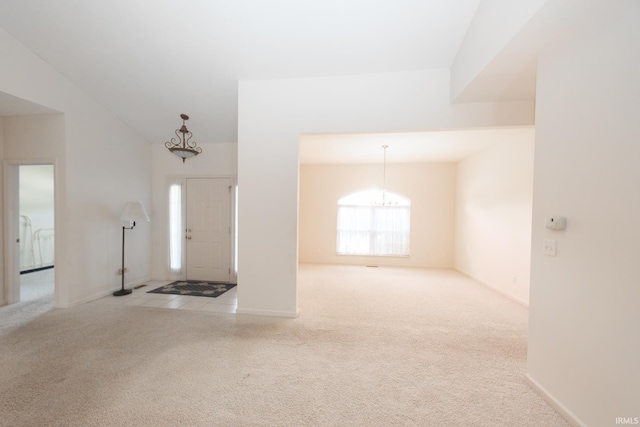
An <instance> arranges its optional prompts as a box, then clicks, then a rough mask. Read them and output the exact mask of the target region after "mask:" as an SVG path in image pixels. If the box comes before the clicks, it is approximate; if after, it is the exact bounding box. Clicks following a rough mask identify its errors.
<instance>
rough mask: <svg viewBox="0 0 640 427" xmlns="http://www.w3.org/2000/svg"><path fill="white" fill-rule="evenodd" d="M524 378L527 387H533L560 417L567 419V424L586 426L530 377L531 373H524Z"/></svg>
mask: <svg viewBox="0 0 640 427" xmlns="http://www.w3.org/2000/svg"><path fill="white" fill-rule="evenodd" d="M524 377H525V380H526V382H527V384H528V385H529V387H531V388H532V389H533V391H535V392H536V393H538V394H539V395H540V396H541V397H542V398H543V399H544V400H546V401H547V403H548V404H549V405H551V407H553V409H555V410H556V411H557V412H558V413H559V414H560V415H562V417H563V418H564V419H565V420H567V422H568V423H569V424H571V425H572V426H574V427H587V425H586V424H585V423H583V422H582V421H581V420H580V418H578V417H577V416H576V415H575V414H574V413H573V412H571V411H570V410H569V409H568V408H567V407H566V406H564V405H563V404H562V403H561V402H560V401H559V400H558V399H556V398H555V396H553V395H552V394H551V393H549V392H548V391H547V390H546V389H545V388H544V387H542V386H541V385H540V384H538V382H537V381H536V380H534V379H533V378H531V375H529V374H525V376H524Z"/></svg>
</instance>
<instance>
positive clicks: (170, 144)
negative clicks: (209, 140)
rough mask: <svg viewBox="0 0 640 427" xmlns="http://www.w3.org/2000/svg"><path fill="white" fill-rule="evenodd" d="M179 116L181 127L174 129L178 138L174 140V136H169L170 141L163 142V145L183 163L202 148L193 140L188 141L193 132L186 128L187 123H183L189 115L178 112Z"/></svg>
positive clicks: (200, 151)
mask: <svg viewBox="0 0 640 427" xmlns="http://www.w3.org/2000/svg"><path fill="white" fill-rule="evenodd" d="M180 118H181V119H182V127H181V128H180V129H176V136H177V137H178V139H177V140H176V139H175V138H171V141H167V142H165V143H164V146H165V147H167V148H168V149H169V151H171V152H172V153H173V154H175V155H176V156H178V157H180V158H181V159H182V163H184V161H185V160H186V159H187V158H189V157H194V156H197V155H198V154H200V153H202V148H200V147H198V145H197V144H196V143H195V141H194V142H190V140H191V137H192V136H193V134H192V133H191V131H189V129H187V125H186V124H185V122H186V121H187V120H189V116H187V115H186V114H180ZM180 134H182V135H180Z"/></svg>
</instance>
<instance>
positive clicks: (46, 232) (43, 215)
mask: <svg viewBox="0 0 640 427" xmlns="http://www.w3.org/2000/svg"><path fill="white" fill-rule="evenodd" d="M18 199H19V202H18V205H19V231H18V235H19V251H20V252H19V254H20V261H19V262H20V292H19V298H20V301H29V300H34V299H41V298H49V299H51V301H53V294H54V274H53V268H54V259H55V196H54V169H53V165H50V164H44V165H19V166H18Z"/></svg>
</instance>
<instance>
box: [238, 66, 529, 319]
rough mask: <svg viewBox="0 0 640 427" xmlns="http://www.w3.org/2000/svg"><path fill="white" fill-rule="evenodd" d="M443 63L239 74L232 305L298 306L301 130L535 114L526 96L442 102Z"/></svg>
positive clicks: (500, 120) (520, 118)
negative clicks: (258, 77) (337, 72)
mask: <svg viewBox="0 0 640 427" xmlns="http://www.w3.org/2000/svg"><path fill="white" fill-rule="evenodd" d="M449 85H450V80H449V71H448V70H429V71H414V72H404V73H388V74H369V75H358V76H341V77H325V78H308V79H290V80H268V81H241V82H240V83H239V95H238V98H239V111H238V113H239V123H238V185H239V189H240V195H239V227H240V235H239V248H238V249H239V264H238V266H239V276H238V282H239V283H238V312H239V313H254V314H267V315H279V316H295V315H296V314H297V293H296V275H297V265H298V256H297V254H298V245H297V243H298V235H297V234H298V220H297V213H298V144H299V135H300V134H303V133H333V132H338V133H342V132H356V133H358V132H360V133H365V132H383V131H409V130H414V131H415V130H429V129H447V128H468V127H484V126H513V125H531V124H533V114H532V113H533V111H532V107H533V103H532V102H514V103H474V104H465V105H450V104H449Z"/></svg>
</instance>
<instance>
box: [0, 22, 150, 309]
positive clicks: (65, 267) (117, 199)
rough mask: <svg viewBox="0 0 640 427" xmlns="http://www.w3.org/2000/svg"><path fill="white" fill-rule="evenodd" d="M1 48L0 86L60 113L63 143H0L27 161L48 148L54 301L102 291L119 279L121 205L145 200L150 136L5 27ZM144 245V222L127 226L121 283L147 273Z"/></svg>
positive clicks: (62, 303) (65, 303) (64, 302)
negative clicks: (15, 147) (52, 175)
mask: <svg viewBox="0 0 640 427" xmlns="http://www.w3.org/2000/svg"><path fill="white" fill-rule="evenodd" d="M0 51H2V55H3V66H2V67H0V92H4V93H6V94H9V95H11V96H13V97H16V98H20V99H23V100H27V101H29V102H30V103H34V104H38V105H41V106H45V107H47V108H48V109H51V110H54V111H58V112H61V113H64V119H63V120H64V122H63V123H64V140H63V141H64V142H63V143H62V144H57V145H55V146H51V144H50V143H49V142H48V141H47V140H46V135H44V136H43V137H42V138H38V139H33V140H29V141H18V142H17V143H19V144H27V145H28V146H29V147H31V148H29V150H30V152H29V154H28V155H27V154H25V153H24V152H18V151H16V152H15V154H12V153H11V152H9V151H7V150H5V157H4V158H5V160H7V161H28V160H29V159H33V158H34V157H37V158H42V157H45V155H44V152H43V150H47V151H46V152H47V153H49V154H47V156H46V157H49V158H53V159H54V160H55V161H56V302H55V304H56V306H57V307H69V306H72V305H75V304H79V303H82V302H85V301H89V300H91V299H94V298H97V297H100V296H103V295H108V294H110V293H111V292H112V291H113V290H114V289H117V287H118V286H119V283H120V276H118V275H117V270H118V268H120V267H121V235H122V234H121V230H122V229H121V227H122V223H121V222H119V221H118V218H119V216H120V212H121V210H122V207H123V206H124V203H125V202H126V201H127V200H139V201H142V202H143V203H144V205H145V206H146V207H148V206H149V205H150V202H151V151H150V146H149V143H148V142H147V141H145V140H144V139H143V138H142V137H140V136H139V135H138V134H136V133H135V132H133V131H132V130H131V129H130V128H129V127H127V126H126V125H124V123H122V122H121V121H120V120H119V119H117V118H116V117H115V116H113V115H112V114H111V113H110V112H108V111H106V110H105V109H104V108H103V107H102V106H100V105H99V104H97V103H96V102H95V101H94V100H93V99H92V98H90V97H89V96H88V95H87V94H86V93H85V92H83V91H82V90H81V89H80V88H78V87H77V86H75V85H74V84H73V83H71V82H70V81H69V80H67V79H66V78H65V77H64V76H62V75H61V74H60V73H59V72H58V71H56V70H55V69H53V68H52V67H51V66H50V65H48V64H47V63H45V62H44V61H43V60H42V59H41V58H39V57H37V56H36V55H34V54H33V52H31V51H30V50H29V49H27V48H26V47H25V46H23V45H22V44H20V43H19V42H18V41H17V40H16V39H15V38H13V37H12V36H11V35H10V34H9V33H7V32H6V31H4V30H3V29H0ZM16 120H17V119H16ZM7 125H8V124H7V123H5V132H6V131H7V127H6V126H7ZM4 142H5V145H6V144H8V143H9V142H8V140H7V139H6V137H5V141H4ZM23 148H26V147H22V148H20V149H23ZM21 153H22V154H21ZM151 220H152V221H153V218H151ZM150 244H151V228H150V226H149V224H148V223H141V224H140V225H139V226H136V228H135V230H132V231H131V232H128V235H127V267H128V268H129V269H130V274H129V275H128V276H127V277H126V279H127V282H138V281H142V280H145V279H148V278H150V276H151V274H150V268H151V262H150V255H149V254H150V251H151V249H150ZM4 255H5V257H6V256H7V254H4Z"/></svg>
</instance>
